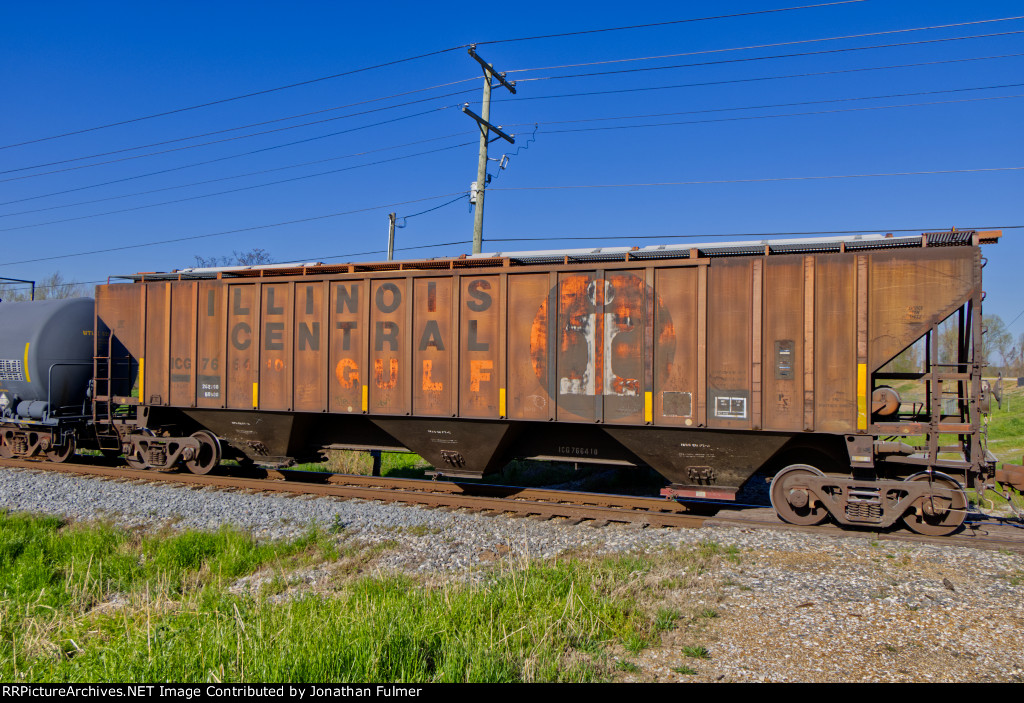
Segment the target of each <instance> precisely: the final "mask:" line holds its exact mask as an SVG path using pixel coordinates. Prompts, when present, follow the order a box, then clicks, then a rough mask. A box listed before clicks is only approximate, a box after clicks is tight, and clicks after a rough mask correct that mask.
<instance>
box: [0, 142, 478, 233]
mask: <svg viewBox="0 0 1024 703" xmlns="http://www.w3.org/2000/svg"><path fill="white" fill-rule="evenodd" d="M468 134H472V132H469V131H466V132H454V133H452V134H445V135H442V136H440V137H430V138H428V139H418V140H416V141H414V142H406V143H405V144H395V145H392V146H385V147H380V148H378V149H367V150H365V151H357V152H355V153H352V154H344V155H342V156H332V157H330V158H326V159H316V160H315V161H304V162H302V163H297V164H288V165H287V166H277V167H275V168H265V169H262V170H260V171H249V172H247V173H238V174H235V175H233V176H221V177H220V178H209V179H207V180H204V181H193V182H191V183H182V184H179V185H173V186H166V187H164V188H152V189H150V190H143V191H138V192H135V193H123V194H121V195H112V196H110V197H107V198H95V199H93V200H81V201H79V202H77V203H65V204H63V205H52V206H50V207H44V208H36V209H35V210H22V211H20V212H9V213H6V214H2V215H0V217H14V216H15V215H28V214H31V213H35V212H46V211H49V210H60V209H63V208H67V207H77V206H80V205H92V204H93V203H103V202H107V201H110V200H121V199H123V198H133V197H137V196H139V195H150V194H152V193H162V192H165V191H168V190H180V189H181V188H192V187H194V186H200V185H207V184H209V183H220V182H222V181H230V180H234V179H237V178H247V177H249V176H261V175H263V174H265V173H274V172H276V171H287V170H289V169H293V168H301V167H303V166H315V165H316V164H322V163H326V162H328V161H339V160H341V159H351V158H355V157H357V156H366V155H367V154H376V153H379V152H382V151H391V150H394V149H403V148H405V147H409V146H416V145H418V144H425V143H427V142H436V141H439V140H441V139H451V138H452V137H461V136H464V135H468ZM158 173H163V172H162V171H161V172H158ZM148 175H153V174H140V175H138V176H135V177H134V178H142V177H145V176H148ZM120 180H129V179H120ZM120 180H119V181H114V182H115V183H116V182H120ZM100 185H109V184H107V183H102V184H96V185H95V186H87V187H98V186H100ZM72 190H82V189H81V188H75V189H72ZM67 192H70V191H59V192H57V193H46V194H43V195H35V196H32V197H30V198H20V199H18V200H8V201H6V202H3V203H0V205H11V204H13V203H20V202H25V201H27V200H38V199H39V198H46V197H51V196H54V195H63V194H64V193H67Z"/></svg>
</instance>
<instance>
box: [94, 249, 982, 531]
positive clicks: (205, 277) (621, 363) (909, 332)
mask: <svg viewBox="0 0 1024 703" xmlns="http://www.w3.org/2000/svg"><path fill="white" fill-rule="evenodd" d="M998 237H999V233H998V232H943V233H928V234H923V235H915V236H897V237H892V236H881V235H872V236H857V237H847V238H828V239H799V240H788V241H782V242H780V241H760V242H741V243H733V244H713V245H696V246H663V247H648V248H640V249H636V248H634V249H627V248H621V249H611V250H609V249H603V250H586V251H582V250H581V251H570V252H525V253H517V254H494V255H487V256H474V257H466V258H460V259H443V260H429V261H415V262H386V263H379V264H346V265H336V266H331V265H314V264H310V265H293V266H283V267H270V268H235V269H216V270H201V269H191V270H184V271H180V272H174V273H170V274H138V275H135V276H130V277H126V278H127V279H129V280H130V282H128V283H118V284H110V285H106V286H100V287H99V288H98V289H97V325H98V327H97V328H98V329H99V330H101V331H104V332H105V331H107V330H109V332H110V334H111V335H112V336H113V338H114V339H115V340H116V342H117V344H116V345H113V346H117V347H118V348H120V346H121V345H123V348H124V349H126V350H127V355H126V356H123V357H120V358H115V355H112V354H110V353H109V351H107V350H108V347H107V346H105V345H104V341H105V340H106V339H107V335H106V334H98V335H97V340H98V343H99V344H100V345H101V346H100V347H98V354H97V356H99V357H101V358H102V357H103V355H104V354H107V355H108V357H109V359H108V360H107V361H104V362H102V363H103V364H104V368H103V369H98V371H97V374H96V376H97V384H98V385H97V393H98V399H99V401H100V403H107V407H105V408H101V412H100V413H99V414H100V415H101V416H102V415H104V410H105V413H106V415H107V416H108V417H109V418H110V426H111V428H112V429H113V431H116V432H117V433H119V435H120V436H121V437H122V439H123V440H124V446H126V447H128V448H129V450H130V456H131V458H132V459H133V461H134V462H135V463H138V464H141V465H149V466H162V465H168V464H170V463H173V462H174V461H176V460H181V459H183V458H184V459H188V460H190V461H191V463H190V464H189V466H190V468H193V470H200V471H202V470H208V469H209V468H212V465H213V464H215V463H216V461H217V460H218V459H219V458H220V456H221V455H222V453H223V452H228V453H234V454H236V455H237V456H239V457H245V458H247V459H250V460H254V461H257V462H259V463H264V464H276V465H284V464H287V463H289V462H291V461H293V460H298V459H307V458H311V457H315V456H316V455H318V453H319V452H320V451H321V450H322V449H323V448H325V447H335V448H367V449H388V448H406V449H409V450H411V451H413V452H416V453H418V454H420V455H421V456H423V457H424V458H425V459H426V460H428V461H429V462H430V463H431V464H433V465H434V466H435V467H437V468H438V469H439V470H441V471H442V472H443V473H445V474H449V475H454V476H481V475H485V474H487V473H490V472H494V471H497V470H500V469H501V467H502V466H504V465H505V464H506V463H507V462H508V461H509V460H510V459H513V458H516V457H542V458H562V459H571V460H574V461H592V462H601V463H610V464H616V463H617V464H623V465H649V466H651V467H653V468H654V469H656V470H657V471H658V472H660V473H661V474H662V475H664V476H665V477H666V478H667V479H668V480H669V481H670V483H671V487H670V488H669V489H668V490H667V494H669V495H673V496H679V497H710V498H724V499H729V498H731V497H733V496H734V495H735V493H736V491H737V490H738V488H739V487H740V486H742V485H743V483H744V482H745V481H747V480H748V479H749V478H750V477H751V476H752V475H753V474H755V472H758V471H759V470H760V469H762V468H765V467H774V468H775V469H777V468H781V467H784V466H790V467H791V468H792V466H805V467H806V469H797V470H796V471H795V473H794V472H792V471H791V472H790V474H789V475H790V478H789V479H787V480H789V484H786V485H783V486H781V487H780V488H779V489H778V491H779V493H778V496H776V495H774V492H775V490H774V487H773V500H775V499H776V498H778V499H779V500H780V501H781V502H782V503H785V504H786V505H788V508H787V507H786V505H784V506H783V508H782V509H780V513H782V514H783V516H784V517H787V518H788V519H791V521H801V520H803V521H813V520H817V519H819V518H820V516H821V515H822V514H823V512H822V511H824V512H830V511H831V512H833V513H835V512H836V511H837V510H839V511H841V512H843V514H844V515H846V516H847V519H849V520H852V521H853V522H854V523H856V522H858V514H857V511H861V512H863V513H864V514H865V515H867V516H868V518H867V519H868V521H869V522H870V521H874V522H878V520H877V519H876V518H878V517H879V516H882V522H883V523H885V522H886V521H888V522H891V519H890V517H891V515H890V513H891V511H889V512H887V507H886V506H887V503H886V500H889V501H890V502H892V501H893V500H897V499H896V498H890V499H887V498H885V497H884V496H885V491H884V486H883V488H882V489H879V490H876V491H875V495H874V496H873V497H869V498H870V499H869V500H868V503H867V504H866V505H865V506H859V504H858V507H856V509H855V510H854V511H853V514H852V515H853V517H852V518H850V517H849V511H848V510H847V508H849V507H850V504H851V503H850V501H851V500H854V499H853V493H851V491H853V490H854V488H855V487H854V486H852V485H847V486H845V487H844V486H841V485H838V484H837V485H832V486H825V485H824V484H822V483H821V482H820V481H819V482H818V483H815V481H818V479H817V475H818V474H821V475H822V476H824V475H825V474H826V473H828V474H835V473H836V472H837V471H838V472H840V473H843V474H846V475H850V474H851V471H852V473H853V475H854V476H862V477H869V478H870V479H871V480H872V481H875V484H874V485H875V486H876V488H877V486H878V485H881V484H878V481H879V480H883V479H904V478H908V477H910V475H911V474H912V473H914V472H916V471H918V470H921V469H923V470H926V471H935V470H937V469H944V470H947V471H950V472H959V473H960V474H962V476H961V479H962V480H968V479H971V478H977V477H978V475H980V474H983V473H984V471H986V466H987V464H986V458H985V453H984V451H983V449H982V447H981V444H980V441H981V438H980V437H979V434H980V402H981V401H980V397H981V394H982V393H981V376H980V373H981V371H980V369H981V367H980V363H979V360H978V359H977V358H976V356H975V351H974V347H975V346H976V344H977V341H978V338H979V337H980V333H981V332H980V302H981V296H982V293H981V268H982V258H981V253H980V248H979V244H981V243H986V242H994V241H997V239H998ZM956 313H959V316H957V315H956ZM951 315H952V316H953V318H952V319H953V320H955V322H954V327H956V329H957V334H958V340H957V342H956V349H957V352H956V358H954V359H952V360H945V362H947V363H945V364H943V363H940V359H939V358H938V355H937V352H936V349H937V346H938V345H937V330H938V325H939V323H940V322H942V321H943V320H946V319H947V318H949V317H950V316H951ZM922 338H925V339H927V340H930V341H929V345H930V346H929V352H928V355H927V357H926V359H925V360H924V365H923V368H922V369H921V370H919V371H917V372H913V373H904V374H891V373H886V371H887V369H886V365H887V364H889V362H890V361H891V360H892V359H893V358H894V357H896V356H897V355H898V354H899V353H900V352H901V351H903V350H904V349H906V348H907V347H909V346H911V345H912V344H914V343H915V342H916V341H918V340H920V339H922ZM113 346H111V347H109V348H113ZM114 369H119V371H116V372H115V371H114ZM104 378H109V379H110V380H109V381H106V382H104V381H103V379H104ZM118 378H120V379H122V380H120V381H118V380H117V379H118ZM893 378H896V379H914V380H918V381H921V382H923V383H924V385H925V386H926V388H927V395H928V399H927V402H926V403H924V404H910V405H909V406H908V404H901V403H900V400H899V397H898V394H897V393H896V392H895V391H893V390H892V389H891V388H888V386H889V384H890V383H891V381H892V379H893ZM951 393H953V398H955V401H954V402H953V403H952V407H953V409H950V407H951V405H950V402H949V400H950V394H951ZM126 405H128V406H130V407H132V411H131V412H130V413H127V414H125V413H123V412H122V413H121V416H120V417H119V418H118V417H115V415H116V413H115V412H114V410H113V409H114V408H115V407H120V408H122V409H123V408H124V407H125V406H126ZM941 433H946V434H949V433H952V434H954V435H956V436H958V437H959V441H958V446H957V448H956V451H957V452H958V453H959V459H957V460H947V459H940V453H942V452H940V449H942V450H943V451H944V452H946V453H947V454H948V452H949V451H950V448H949V447H940V446H939V444H938V439H939V435H940V434H941ZM893 437H902V438H905V439H906V441H903V442H900V441H894V440H893V439H892V438H893ZM793 476H797V477H800V480H799V483H800V485H799V486H795V487H794V486H793V485H791V484H792V481H793V480H794V478H793ZM928 483H929V485H932V483H933V482H932V481H931V479H930V478H929V481H928ZM954 483H956V482H955V481H954ZM805 484H806V485H805ZM811 484H814V485H811ZM879 491H881V493H879ZM919 493H920V491H917V490H916V489H914V490H911V491H910V498H914V496H915V495H917V494H919ZM837 495H843V496H845V497H844V498H842V500H841V501H840V503H837V504H836V505H830V504H828V501H829V500H839V499H838V498H836V496H837ZM779 496H781V497H779ZM807 496H810V498H809V499H808V498H807ZM880 496H881V497H880ZM943 496H946V497H949V495H948V491H947V492H946V493H943ZM904 497H906V496H904ZM918 497H919V496H918ZM950 500H952V501H953V502H956V500H959V498H958V497H957V496H953V498H950ZM854 502H856V501H854ZM897 502H898V501H897ZM876 504H879V505H880V506H881V507H878V508H877V509H876V507H875V506H876ZM808 506H809V507H808ZM777 507H778V506H777ZM787 509H788V510H789V514H787V513H786V510H787ZM897 517H898V516H897ZM839 519H840V521H844V519H843V518H839Z"/></svg>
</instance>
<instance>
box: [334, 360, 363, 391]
mask: <svg viewBox="0 0 1024 703" xmlns="http://www.w3.org/2000/svg"><path fill="white" fill-rule="evenodd" d="M334 376H335V378H337V379H338V383H340V384H341V387H342V388H354V387H355V386H357V385H359V367H358V366H357V365H356V362H354V361H352V359H341V360H339V361H338V365H337V366H335V367H334Z"/></svg>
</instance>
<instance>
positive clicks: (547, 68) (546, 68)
mask: <svg viewBox="0 0 1024 703" xmlns="http://www.w3.org/2000/svg"><path fill="white" fill-rule="evenodd" d="M1019 19H1024V15H1019V16H1015V17H999V18H996V19H988V20H978V21H976V22H957V23H956V24H937V25H931V26H928V27H910V28H907V29H889V30H885V31H881V32H867V33H865V34H846V35H843V36H836V37H821V38H819V39H798V40H795V41H785V42H775V43H772V44H752V45H750V46H732V47H728V48H725V49H703V50H701V51H684V52H682V53H677V54H662V55H660V56H639V57H634V58H626V59H607V60H604V61H588V62H586V63H569V64H562V65H560V66H538V67H534V68H514V69H512V70H510V71H508V73H525V72H527V71H550V70H555V69H559V68H582V67H584V66H600V65H605V64H611V63H627V62H631V61H653V60H656V59H674V58H679V57H681V56H701V55H706V54H718V53H723V52H727V51H747V50H750V49H774V48H776V47H780V46H795V45H798V44H813V43H816V42H824V41H840V40H843V39H864V38H866V37H877V36H882V35H886V34H901V33H906V32H921V31H925V30H930V29H948V28H950V27H965V26H969V25H974V24H986V23H990V22H1008V21H1011V20H1019ZM518 80H519V81H528V80H533V79H531V78H520V79H518Z"/></svg>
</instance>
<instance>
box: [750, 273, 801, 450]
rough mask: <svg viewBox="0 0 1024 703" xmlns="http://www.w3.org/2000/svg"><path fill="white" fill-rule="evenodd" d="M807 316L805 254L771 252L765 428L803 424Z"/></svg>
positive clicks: (764, 350) (766, 322)
mask: <svg viewBox="0 0 1024 703" xmlns="http://www.w3.org/2000/svg"><path fill="white" fill-rule="evenodd" d="M803 320H804V268H803V260H802V259H801V258H799V257H789V256H777V257H768V258H767V259H766V260H765V266H764V326H763V339H762V347H761V349H762V351H761V359H762V364H761V371H762V373H761V385H762V390H763V395H762V398H763V403H762V408H763V413H762V426H763V427H764V429H766V430H793V431H796V432H799V431H800V430H802V429H803V421H804V420H803V394H804V385H803V380H804V378H803V359H804V345H803V338H804V324H803Z"/></svg>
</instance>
